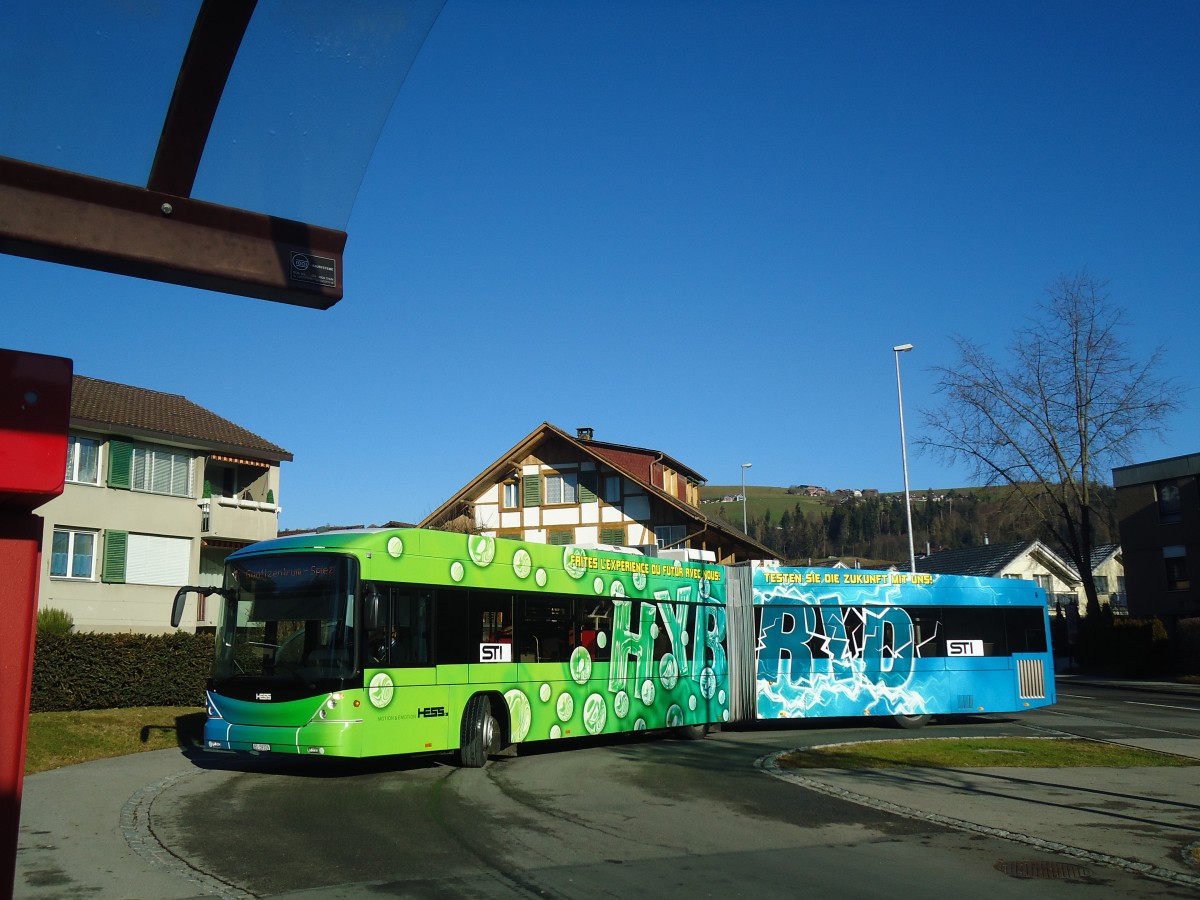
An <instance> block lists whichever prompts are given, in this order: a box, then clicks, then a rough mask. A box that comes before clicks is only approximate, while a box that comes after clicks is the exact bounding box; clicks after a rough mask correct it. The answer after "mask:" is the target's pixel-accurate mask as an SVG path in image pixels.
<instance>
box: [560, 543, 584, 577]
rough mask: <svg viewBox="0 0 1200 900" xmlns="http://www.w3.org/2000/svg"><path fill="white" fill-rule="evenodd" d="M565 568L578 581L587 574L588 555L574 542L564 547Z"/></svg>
mask: <svg viewBox="0 0 1200 900" xmlns="http://www.w3.org/2000/svg"><path fill="white" fill-rule="evenodd" d="M563 569H565V570H566V572H567V574H568V575H570V576H571V577H572V578H574V579H575V580H576V581H578V580H579V579H580V578H582V577H583V576H584V575H586V574H587V557H585V556H584V553H583V551H582V550H580V549H579V548H578V547H576V546H575V545H574V544H570V545H568V546H566V547H563Z"/></svg>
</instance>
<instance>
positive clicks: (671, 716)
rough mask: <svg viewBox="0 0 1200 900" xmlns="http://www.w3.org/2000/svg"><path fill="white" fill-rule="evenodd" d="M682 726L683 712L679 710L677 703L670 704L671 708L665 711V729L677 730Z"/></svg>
mask: <svg viewBox="0 0 1200 900" xmlns="http://www.w3.org/2000/svg"><path fill="white" fill-rule="evenodd" d="M682 724H683V710H682V709H680V708H679V704H678V703H672V704H671V708H670V709H668V710H667V727H668V728H678V727H679V726H680V725H682Z"/></svg>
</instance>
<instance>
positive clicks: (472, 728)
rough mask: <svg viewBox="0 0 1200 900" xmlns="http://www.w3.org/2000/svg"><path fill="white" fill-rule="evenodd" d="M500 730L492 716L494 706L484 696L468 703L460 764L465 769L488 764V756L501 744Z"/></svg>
mask: <svg viewBox="0 0 1200 900" xmlns="http://www.w3.org/2000/svg"><path fill="white" fill-rule="evenodd" d="M499 731H500V728H499V726H498V725H497V724H496V717H495V716H493V715H492V704H491V702H490V701H489V700H488V698H487V697H485V696H484V695H483V694H476V695H475V696H474V697H472V698H471V699H470V700H469V701H467V708H466V709H465V710H464V711H463V717H462V732H461V735H460V740H461V742H460V745H459V750H458V763H459V765H461V766H462V767H463V768H464V769H478V768H481V767H482V766H484V765H485V764H486V763H487V759H488V754H490V753H492V752H494V751H495V750H496V749H497V746H498V744H499Z"/></svg>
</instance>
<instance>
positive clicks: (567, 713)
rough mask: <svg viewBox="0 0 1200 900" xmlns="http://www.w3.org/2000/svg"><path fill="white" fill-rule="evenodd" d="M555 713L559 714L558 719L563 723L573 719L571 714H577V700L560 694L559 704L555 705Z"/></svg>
mask: <svg viewBox="0 0 1200 900" xmlns="http://www.w3.org/2000/svg"><path fill="white" fill-rule="evenodd" d="M555 712H557V713H558V718H559V719H561V720H562V721H563V722H565V721H567V720H568V719H570V718H571V713H573V712H575V698H574V697H572V696H571V695H570V694H566V693H563V694H559V695H558V703H557V704H556V705H555Z"/></svg>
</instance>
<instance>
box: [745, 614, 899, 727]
mask: <svg viewBox="0 0 1200 900" xmlns="http://www.w3.org/2000/svg"><path fill="white" fill-rule="evenodd" d="M918 656H919V652H918V646H917V643H916V632H915V629H914V627H913V621H912V618H911V617H910V616H909V614H908V612H907V611H905V610H904V609H902V608H900V607H897V606H863V607H844V606H774V607H765V608H764V609H763V611H762V619H761V622H760V626H759V631H758V687H759V694H760V696H759V705H760V714H762V710H763V708H765V709H768V710H770V711H771V712H772V713H778V714H779V715H780V716H783V717H789V716H805V715H816V714H821V715H847V714H851V713H849V712H840V711H838V712H831V711H830V710H831V709H834V708H837V707H838V705H839V703H841V704H844V705H845V707H846V709H848V710H849V709H852V710H853V711H854V712H853V714H863V713H877V712H887V713H896V712H910V711H915V710H919V709H920V707H921V705H922V699H921V697H920V696H919V695H917V694H915V693H914V692H912V691H910V690H909V689H908V685H909V682H910V681H911V679H912V674H913V665H914V660H915V659H916V658H917V657H918Z"/></svg>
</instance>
